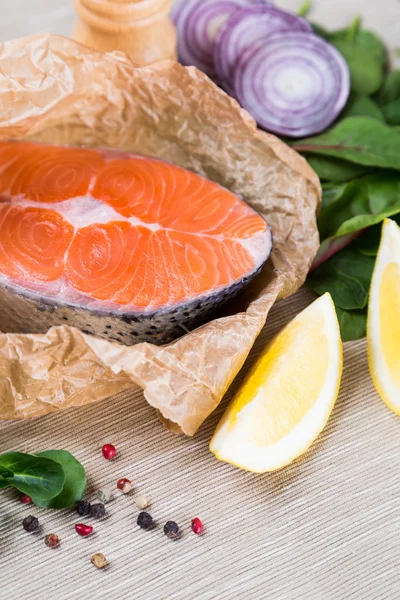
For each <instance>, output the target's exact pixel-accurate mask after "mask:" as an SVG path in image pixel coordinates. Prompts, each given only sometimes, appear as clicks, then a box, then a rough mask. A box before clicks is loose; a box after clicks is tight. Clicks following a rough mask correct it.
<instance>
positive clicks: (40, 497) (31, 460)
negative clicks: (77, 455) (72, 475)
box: [0, 452, 65, 504]
mask: <svg viewBox="0 0 400 600" xmlns="http://www.w3.org/2000/svg"><path fill="white" fill-rule="evenodd" d="M0 466H1V467H2V468H5V469H7V470H8V471H11V472H12V474H13V475H12V477H7V478H6V479H5V480H4V479H3V480H2V482H1V483H0V487H7V486H12V487H15V488H16V489H17V490H19V491H20V492H22V493H24V494H28V496H30V497H31V498H32V500H33V502H35V504H36V503H40V502H47V501H49V500H50V499H51V498H54V497H55V496H57V495H58V494H59V493H60V492H61V490H62V488H63V485H64V481H65V475H64V471H63V468H62V467H61V465H59V464H58V463H57V462H54V461H53V460H50V459H49V458H44V457H39V456H34V455H33V454H24V453H22V452H7V453H6V454H2V455H0ZM4 481H6V482H7V485H4Z"/></svg>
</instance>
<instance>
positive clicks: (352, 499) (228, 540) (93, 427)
mask: <svg viewBox="0 0 400 600" xmlns="http://www.w3.org/2000/svg"><path fill="white" fill-rule="evenodd" d="M277 4H278V5H280V6H282V7H286V8H297V7H298V5H299V4H300V2H296V1H295V0H281V1H278V0H277ZM383 9H384V10H383ZM359 13H360V14H362V15H364V22H365V24H366V25H367V26H369V27H371V28H373V29H376V31H378V32H380V33H381V34H383V35H384V36H385V38H386V39H387V40H388V43H389V44H390V45H391V47H392V49H393V51H394V52H393V57H394V59H395V60H396V57H397V54H396V52H395V49H396V44H397V43H399V40H400V37H399V34H400V4H399V2H398V0H383V1H382V0H381V1H378V0H369V1H368V2H365V1H364V0H336V1H335V2H332V1H331V0H315V1H314V10H313V13H312V15H311V16H312V17H313V18H314V19H315V20H316V21H319V22H321V23H324V24H325V25H327V26H330V27H332V28H333V27H337V26H342V25H345V24H346V23H348V22H349V20H351V18H352V17H353V16H354V15H356V14H359ZM0 17H1V18H0V40H5V39H10V38H13V37H18V36H22V35H27V34H30V33H38V32H41V31H49V32H54V33H61V34H64V35H69V34H70V32H71V29H72V25H73V21H74V11H73V8H72V0H29V2H27V0H13V1H12V2H9V1H6V0H0ZM397 60H398V57H397ZM310 299H311V294H310V293H309V292H306V291H304V290H303V291H301V292H300V293H298V294H297V295H296V296H295V297H293V298H291V299H289V300H286V301H284V302H281V303H279V304H278V305H277V306H275V307H274V308H273V310H272V313H271V315H270V318H269V319H268V324H267V326H266V328H265V330H264V331H263V333H262V335H261V336H260V338H259V340H258V342H257V344H256V346H255V348H254V350H253V352H252V353H251V356H250V358H249V361H248V363H247V364H250V363H251V360H252V358H253V357H254V355H255V354H256V353H257V350H258V349H259V348H260V347H261V346H262V345H263V344H265V341H266V340H267V339H270V338H271V336H272V335H273V334H274V333H275V332H276V331H278V330H279V328H280V327H282V325H283V324H284V323H285V322H287V321H288V320H289V319H290V318H292V317H293V316H294V315H295V314H296V313H297V312H299V310H301V309H302V308H303V307H305V306H306V305H307V303H309V301H310ZM245 370H246V368H245V369H244V370H243V372H242V373H241V374H240V375H239V377H238V381H237V382H236V383H235V384H234V387H235V386H236V385H237V383H239V382H240V381H241V379H242V377H243V375H244V373H245ZM225 404H226V402H224V403H223V405H221V407H220V408H219V409H218V410H217V411H216V413H215V414H213V415H212V416H211V417H210V419H208V421H207V422H206V423H205V424H204V426H203V427H202V428H201V430H200V432H199V433H198V435H196V436H195V437H194V438H192V439H188V438H182V437H175V436H173V435H172V434H170V433H168V432H167V431H165V430H164V429H163V427H162V425H161V424H160V423H159V422H158V421H157V419H156V418H155V414H154V411H153V410H152V409H151V408H150V407H149V406H148V405H147V404H146V402H145V401H144V399H143V396H142V393H141V392H140V391H139V390H137V391H133V392H129V393H125V394H122V395H120V396H119V397H117V398H113V399H111V400H107V401H105V402H101V403H99V404H97V405H96V404H95V405H91V406H89V407H87V408H83V409H74V410H70V411H66V412H63V413H57V414H54V415H49V416H47V417H45V418H42V419H39V420H35V421H29V422H23V423H3V424H2V425H0V438H1V445H0V450H1V451H7V450H16V449H18V450H21V451H27V452H38V451H40V450H44V449H48V448H51V447H53V448H57V447H58V448H66V449H68V450H70V451H71V452H73V453H74V454H75V455H76V456H77V457H78V459H79V460H81V462H82V463H83V464H84V465H85V467H86V469H87V473H88V477H89V481H88V490H89V496H88V497H89V498H91V497H93V491H94V490H96V489H98V488H99V487H102V486H104V485H105V484H111V483H114V482H115V481H116V480H117V479H118V478H120V477H122V476H126V477H128V478H130V479H131V480H132V481H133V484H134V488H135V492H134V493H132V494H130V495H128V496H123V497H119V498H116V499H115V500H113V501H112V502H111V503H110V504H108V505H107V518H106V519H104V520H102V521H101V522H96V523H94V526H95V533H94V534H93V535H92V536H91V537H89V538H85V539H83V538H79V537H78V536H77V535H76V534H75V532H74V528H73V525H74V524H75V523H76V522H78V520H79V519H78V518H77V515H75V514H74V513H73V512H71V511H60V512H53V511H45V510H41V509H37V508H32V507H29V506H23V505H21V504H20V503H19V502H18V501H17V497H16V495H15V493H14V492H13V491H11V490H5V491H3V492H1V493H0V552H1V562H0V576H1V592H0V597H1V598H10V599H11V600H13V599H14V598H20V597H23V598H30V600H42V599H43V600H44V599H46V600H53V599H56V598H57V599H63V600H64V599H76V600H78V599H80V600H81V599H83V600H89V599H92V598H98V599H104V600H105V599H108V600H114V599H115V600H117V599H122V598H124V599H125V598H126V599H132V598H135V600H164V599H165V600H211V599H218V600H224V599H229V600H239V599H240V600H246V599H248V600H258V599H260V600H265V599H268V600H302V599H304V600H344V599H350V598H351V599H352V600H353V599H355V600H358V599H363V600H385V599H387V600H389V599H390V600H393V599H394V598H398V597H399V589H400V570H399V562H400V550H399V547H400V544H399V535H400V534H399V531H400V508H399V497H400V472H399V469H398V464H399V463H398V460H399V457H400V435H399V433H400V419H399V417H396V416H395V415H394V414H392V413H391V412H390V411H389V410H388V409H386V407H385V406H384V405H383V403H382V402H381V401H380V399H379V397H378V396H377V394H376V392H375V391H374V389H373V386H372V383H371V380H370V376H369V373H368V367H367V359H366V346H365V342H364V341H360V342H354V343H351V344H345V368H344V375H343V384H342V388H341V393H340V396H339V399H338V401H337V403H336V406H335V409H334V412H333V415H332V417H331V419H330V421H329V423H328V425H327V427H326V429H325V430H324V432H323V433H322V435H321V436H320V437H319V439H318V440H317V441H316V442H315V443H314V444H313V446H312V447H311V449H310V450H309V451H308V452H307V453H306V455H304V456H303V457H302V458H300V459H299V460H297V461H296V462H295V463H293V464H292V465H291V466H289V467H287V468H285V469H283V470H281V471H278V472H276V473H273V474H268V475H264V476H257V475H253V474H250V473H245V472H241V471H238V470H236V469H235V468H233V467H231V466H229V465H226V464H222V463H219V462H218V461H216V460H215V458H214V457H213V456H212V455H211V454H210V452H209V451H208V443H209V440H210V436H211V434H212V431H213V430H214V428H215V426H216V423H217V421H218V418H219V417H220V415H221V412H222V410H223V406H224V405H225ZM106 442H111V443H114V444H115V445H116V446H117V448H118V450H119V456H118V459H116V460H115V461H113V462H107V461H105V460H104V459H103V458H102V456H101V451H100V449H101V446H102V444H103V443H106ZM137 493H145V494H146V495H149V496H151V498H152V508H151V511H152V514H153V516H154V518H155V519H156V520H157V523H158V527H157V528H156V529H155V530H154V531H152V532H144V531H141V530H139V529H138V528H137V526H136V525H135V520H136V515H137V512H138V511H137V509H136V508H135V506H134V497H135V495H136V494H137ZM31 513H32V514H36V515H37V516H38V517H39V519H40V523H41V530H40V533H39V534H36V535H34V534H27V533H25V532H24V531H23V530H22V526H21V522H22V519H23V517H24V516H26V515H28V514H31ZM197 515H198V516H200V517H201V518H202V519H203V521H204V523H205V526H206V533H205V535H204V536H202V537H196V536H194V535H193V534H192V533H191V532H190V520H191V518H192V517H194V516H197ZM170 519H173V520H176V521H177V522H178V523H179V524H180V525H181V526H182V528H183V530H184V535H183V537H182V539H181V540H180V541H177V542H172V541H170V540H168V539H167V538H165V536H164V535H163V533H162V525H163V523H164V522H165V521H167V520H170ZM50 532H55V533H57V534H58V535H59V536H60V538H61V540H62V543H61V546H60V548H59V549H57V550H50V549H49V548H47V547H46V546H45V545H44V543H43V535H44V534H46V533H50ZM97 551H100V552H103V553H105V554H106V555H107V557H108V559H109V560H110V563H111V565H110V568H109V569H108V570H106V571H105V572H103V571H97V570H96V569H95V568H94V567H93V566H92V565H91V564H90V556H91V554H93V553H94V552H97Z"/></svg>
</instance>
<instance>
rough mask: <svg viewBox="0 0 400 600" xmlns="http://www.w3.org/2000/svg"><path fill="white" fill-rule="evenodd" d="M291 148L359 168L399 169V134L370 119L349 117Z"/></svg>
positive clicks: (297, 142)
mask: <svg viewBox="0 0 400 600" xmlns="http://www.w3.org/2000/svg"><path fill="white" fill-rule="evenodd" d="M292 147H293V148H294V149H295V150H297V151H298V152H306V153H313V154H322V155H325V156H333V157H336V158H340V159H342V160H347V161H350V162H352V163H355V164H358V165H366V166H370V167H381V168H387V169H396V170H400V135H399V133H398V132H397V131H396V130H394V129H393V128H391V127H389V126H388V125H386V124H385V123H381V122H380V121H378V120H377V119H372V118H370V117H348V118H347V119H344V120H343V121H341V122H339V123H338V124H337V125H336V126H335V127H333V128H332V129H330V130H329V131H327V132H326V133H323V134H322V135H317V136H315V137H313V138H307V139H303V140H297V141H296V142H294V143H293V144H292Z"/></svg>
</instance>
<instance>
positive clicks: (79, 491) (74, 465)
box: [36, 450, 86, 508]
mask: <svg viewBox="0 0 400 600" xmlns="http://www.w3.org/2000/svg"><path fill="white" fill-rule="evenodd" d="M36 456H41V457H45V458H48V459H51V460H53V461H55V462H57V463H58V464H60V465H61V467H62V468H63V470H64V473H65V483H64V486H63V488H62V491H61V492H60V493H59V494H58V496H56V497H54V498H52V499H50V500H48V501H46V500H45V501H43V502H41V503H40V506H44V507H47V508H70V507H71V506H74V505H75V504H76V503H77V502H79V500H81V499H82V496H83V494H84V491H85V488H86V473H85V469H84V468H83V466H82V465H81V463H80V462H79V461H78V460H77V459H76V458H75V457H74V456H73V455H72V454H71V453H70V452H67V451H66V450H46V451H45V452H39V453H38V454H37V455H36Z"/></svg>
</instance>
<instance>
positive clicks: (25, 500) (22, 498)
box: [19, 494, 32, 504]
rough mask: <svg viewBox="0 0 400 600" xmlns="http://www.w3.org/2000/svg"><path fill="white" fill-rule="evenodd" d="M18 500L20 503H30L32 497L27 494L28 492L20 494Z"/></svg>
mask: <svg viewBox="0 0 400 600" xmlns="http://www.w3.org/2000/svg"><path fill="white" fill-rule="evenodd" d="M19 501H20V502H22V504H30V503H31V502H32V498H31V497H30V496H28V494H21V495H20V497H19Z"/></svg>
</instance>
